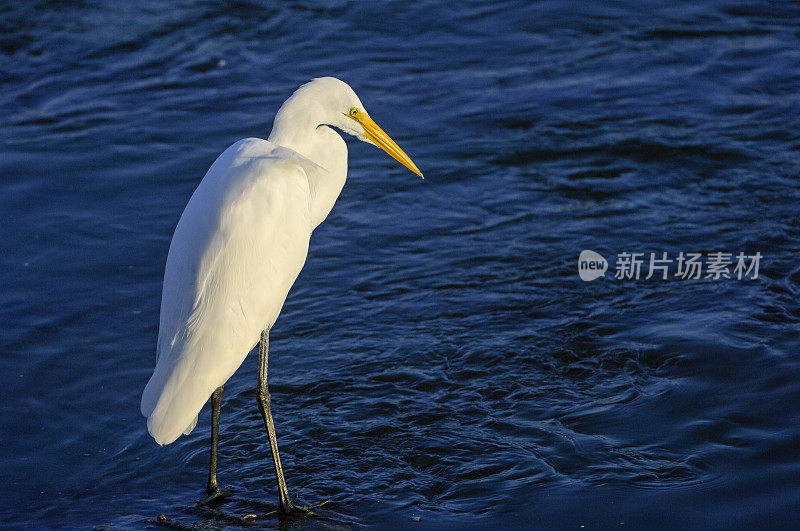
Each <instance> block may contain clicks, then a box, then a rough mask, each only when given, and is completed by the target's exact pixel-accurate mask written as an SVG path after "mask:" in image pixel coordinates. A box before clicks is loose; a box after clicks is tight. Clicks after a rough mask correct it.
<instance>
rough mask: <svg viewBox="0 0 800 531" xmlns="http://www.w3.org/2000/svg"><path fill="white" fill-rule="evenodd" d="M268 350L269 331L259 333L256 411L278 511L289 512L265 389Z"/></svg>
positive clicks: (267, 395) (276, 440) (284, 482)
mask: <svg viewBox="0 0 800 531" xmlns="http://www.w3.org/2000/svg"><path fill="white" fill-rule="evenodd" d="M268 350H269V329H267V330H264V331H263V332H261V341H260V343H259V345H258V393H257V398H258V409H259V410H260V411H261V416H262V417H263V418H264V425H265V426H266V428H267V435H268V436H269V447H270V450H272V462H273V463H274V464H275V477H276V478H277V480H278V496H279V497H280V509H281V511H283V512H286V513H288V512H290V511H292V510H293V509H294V506H293V505H292V502H291V501H289V490H288V489H287V488H286V481H285V480H284V479H283V469H282V468H281V457H280V455H279V454H278V438H277V437H276V436H275V424H274V423H273V422H272V412H271V411H270V408H269V404H270V398H269V390H268V389H267V357H268Z"/></svg>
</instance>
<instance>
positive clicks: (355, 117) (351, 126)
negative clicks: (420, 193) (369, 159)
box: [275, 77, 422, 177]
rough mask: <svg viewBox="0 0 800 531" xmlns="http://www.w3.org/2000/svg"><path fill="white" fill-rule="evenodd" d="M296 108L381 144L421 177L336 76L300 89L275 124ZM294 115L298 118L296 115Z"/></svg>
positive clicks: (366, 139) (331, 124)
mask: <svg viewBox="0 0 800 531" xmlns="http://www.w3.org/2000/svg"><path fill="white" fill-rule="evenodd" d="M294 109H298V110H299V109H303V110H304V113H305V114H306V116H311V117H313V120H314V121H315V122H316V124H317V125H318V126H325V125H327V126H330V127H335V128H336V129H339V130H340V131H343V132H345V133H347V134H350V135H353V136H355V137H356V138H358V139H359V140H361V141H362V142H367V143H368V144H372V145H374V146H377V147H379V148H381V149H382V150H384V151H385V152H386V153H388V154H389V155H390V156H391V157H392V158H394V159H395V160H396V161H398V162H399V163H400V164H402V165H403V166H405V167H406V168H408V169H409V170H411V171H412V172H414V173H416V174H417V175H419V176H420V177H422V172H421V171H419V168H417V166H416V165H415V164H414V162H413V161H412V160H411V159H410V158H409V156H408V155H406V154H405V152H404V151H403V150H402V149H400V146H398V145H397V144H396V143H395V141H394V140H392V139H391V138H390V137H389V135H387V134H386V133H385V132H384V131H383V129H381V128H380V127H378V125H377V124H376V123H375V121H374V120H373V119H372V118H370V116H369V114H368V113H367V111H366V110H365V109H364V105H363V104H362V103H361V100H359V99H358V96H357V95H356V93H355V91H354V90H353V89H352V88H350V85H348V84H347V83H345V82H344V81H341V80H339V79H336V78H334V77H320V78H316V79H314V80H312V81H310V82H308V83H306V84H305V85H303V86H302V87H300V88H299V89H297V91H295V93H294V94H293V95H292V97H291V98H289V99H288V100H286V102H285V103H284V105H283V107H281V110H280V111H278V115H277V116H276V117H275V121H276V126H277V125H278V121H279V120H281V119H282V118H283V117H284V116H286V115H290V116H291V115H293V114H295V113H293V112H292V111H293V110H294ZM284 111H286V112H284ZM286 117H287V118H288V116H286ZM292 118H293V119H297V116H293V117H292Z"/></svg>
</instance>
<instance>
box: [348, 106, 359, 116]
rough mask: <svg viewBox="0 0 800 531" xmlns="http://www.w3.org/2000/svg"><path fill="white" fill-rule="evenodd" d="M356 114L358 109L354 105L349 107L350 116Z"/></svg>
mask: <svg viewBox="0 0 800 531" xmlns="http://www.w3.org/2000/svg"><path fill="white" fill-rule="evenodd" d="M356 114H358V109H356V108H355V107H353V108H352V109H350V116H355V115H356Z"/></svg>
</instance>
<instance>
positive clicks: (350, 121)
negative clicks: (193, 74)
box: [141, 78, 421, 444]
mask: <svg viewBox="0 0 800 531" xmlns="http://www.w3.org/2000/svg"><path fill="white" fill-rule="evenodd" d="M335 129H339V130H341V131H344V132H346V133H349V134H352V135H354V136H356V137H358V138H359V139H361V140H363V141H366V142H369V143H373V144H376V145H378V146H379V147H381V148H382V149H384V150H385V151H387V153H389V154H390V155H392V156H393V157H394V158H396V159H397V160H399V161H400V162H401V163H403V164H404V165H405V166H406V167H408V168H409V169H411V170H412V171H414V172H415V173H417V174H419V175H420V176H421V173H420V172H419V170H418V169H417V168H416V166H414V164H413V162H411V160H410V159H409V158H408V157H407V156H406V155H405V153H403V152H402V150H400V148H399V147H397V145H396V144H395V143H394V142H392V141H391V139H390V138H389V137H388V136H386V134H385V133H383V131H381V130H380V128H379V127H377V125H375V123H374V122H373V121H372V120H371V119H370V118H369V115H368V114H367V113H366V111H364V108H363V106H362V104H361V102H360V101H359V99H358V97H357V96H356V94H355V92H353V90H352V89H351V88H350V87H349V86H348V85H347V84H345V83H344V82H342V81H339V80H337V79H334V78H320V79H315V80H313V81H312V82H310V83H307V84H306V85H303V86H302V87H300V88H299V89H298V90H297V91H296V92H295V93H294V94H293V95H292V96H291V97H290V98H289V99H288V100H287V101H286V102H285V103H284V104H283V106H282V107H281V109H280V110H279V112H278V114H277V115H276V117H275V122H274V125H273V130H272V133H271V134H270V136H269V140H268V141H267V140H261V139H256V138H249V139H245V140H240V141H239V142H236V143H235V144H233V145H232V146H231V147H229V148H228V149H227V150H225V152H224V153H222V155H220V156H219V158H218V159H217V160H216V161H215V162H214V164H213V165H212V166H211V168H210V169H209V170H208V172H207V173H206V175H205V177H204V178H203V180H202V182H201V183H200V185H199V186H198V187H197V190H195V192H194V194H193V195H192V197H191V199H190V200H189V203H188V204H187V205H186V209H185V210H184V212H183V214H182V215H181V218H180V221H179V222H178V226H177V227H176V229H175V234H174V236H173V238H172V243H171V244H170V248H169V254H168V257H167V265H166V270H165V273H164V288H163V294H162V299H161V319H160V324H159V334H158V345H157V361H156V368H155V371H154V372H153V376H152V377H151V378H150V381H149V382H148V383H147V386H146V387H145V390H144V393H143V395H142V403H141V411H142V414H143V415H144V416H145V417H147V428H148V431H149V432H150V434H151V435H152V436H153V438H154V439H155V440H156V442H158V443H159V444H169V443H171V442H173V441H174V440H175V439H177V438H178V437H179V436H180V435H181V434H182V433H189V432H190V431H191V430H192V429H193V428H194V426H195V424H196V423H197V415H198V412H199V411H200V409H201V408H202V407H203V405H204V404H205V403H206V401H207V400H208V398H209V396H210V395H211V394H212V392H214V390H215V389H217V388H218V387H220V386H221V385H223V384H224V383H225V381H227V380H228V378H230V377H231V375H232V374H233V373H234V372H235V371H236V369H237V368H239V366H240V365H241V364H242V362H243V361H244V359H245V357H246V356H247V353H248V352H249V351H250V350H251V349H252V348H253V347H254V346H255V345H256V344H257V343H258V341H259V335H260V333H261V331H262V330H265V329H267V330H268V329H269V328H270V327H271V326H272V325H273V324H274V323H275V320H276V319H277V318H278V314H279V313H280V310H281V307H282V306H283V303H284V300H285V299H286V295H287V293H288V292H289V288H290V287H291V286H292V284H293V283H294V281H295V279H296V278H297V275H298V274H299V273H300V270H301V269H302V267H303V264H304V262H305V259H306V254H307V251H308V243H309V238H310V236H311V231H312V230H313V229H314V228H315V227H316V226H317V225H318V224H319V223H321V222H322V221H323V220H324V219H325V217H326V216H327V215H328V213H329V212H330V210H331V208H332V207H333V204H334V202H335V201H336V198H337V197H338V196H339V193H340V192H341V190H342V187H343V186H344V182H345V178H346V175H347V147H346V145H345V143H344V141H343V140H342V138H341V136H340V135H339V133H338V132H337V131H336V130H335Z"/></svg>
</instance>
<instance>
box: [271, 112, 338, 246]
mask: <svg viewBox="0 0 800 531" xmlns="http://www.w3.org/2000/svg"><path fill="white" fill-rule="evenodd" d="M304 104H305V102H304V101H303V100H302V99H301V98H297V97H292V98H290V99H289V100H287V101H286V103H284V104H283V106H282V107H281V109H280V111H278V114H277V115H276V116H275V123H274V125H273V127H272V132H271V133H270V135H269V139H268V140H269V141H270V142H272V143H273V144H275V145H277V146H281V147H285V148H289V149H291V150H293V151H295V152H297V153H299V154H300V155H302V156H303V157H305V158H307V159H309V160H311V161H312V162H314V163H315V164H316V165H317V166H319V168H313V167H304V169H305V170H306V174H307V175H308V186H309V189H310V190H311V225H312V227H311V228H312V230H313V229H315V228H316V227H317V225H319V224H320V223H322V222H323V221H324V220H325V218H326V217H328V214H329V213H330V211H331V209H332V208H333V204H334V203H335V202H336V199H337V198H338V197H339V194H340V193H341V192H342V188H344V183H345V179H346V178H347V144H346V143H345V141H344V139H343V138H342V137H341V135H340V134H339V132H338V131H336V130H335V129H333V128H332V127H330V126H328V125H326V124H325V123H324V121H323V120H324V118H322V116H319V115H317V116H315V113H314V112H308V110H309V106H305V105H304ZM303 106H305V107H306V108H305V109H304V108H303ZM315 107H316V106H315V105H313V104H312V105H311V106H310V109H311V110H313V109H314V108H315ZM304 111H305V112H304Z"/></svg>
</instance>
